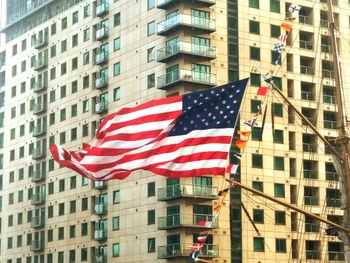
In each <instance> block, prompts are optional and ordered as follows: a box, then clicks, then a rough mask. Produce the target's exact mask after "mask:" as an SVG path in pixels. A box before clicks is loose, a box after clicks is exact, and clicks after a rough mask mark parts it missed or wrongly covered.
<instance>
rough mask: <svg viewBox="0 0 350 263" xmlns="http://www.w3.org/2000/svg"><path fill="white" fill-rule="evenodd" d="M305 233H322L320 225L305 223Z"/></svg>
mask: <svg viewBox="0 0 350 263" xmlns="http://www.w3.org/2000/svg"><path fill="white" fill-rule="evenodd" d="M305 232H312V233H316V232H320V224H316V223H305Z"/></svg>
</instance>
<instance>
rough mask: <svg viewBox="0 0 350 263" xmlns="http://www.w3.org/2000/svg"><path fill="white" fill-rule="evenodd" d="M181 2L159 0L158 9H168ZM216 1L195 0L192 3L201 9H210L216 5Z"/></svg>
mask: <svg viewBox="0 0 350 263" xmlns="http://www.w3.org/2000/svg"><path fill="white" fill-rule="evenodd" d="M179 2H181V0H180V1H179V0H158V2H157V8H159V9H168V8H170V7H172V6H174V5H176V4H177V3H179ZM182 2H187V1H185V0H184V1H182ZM215 2H216V0H193V1H192V3H194V4H196V5H197V6H200V7H209V6H213V5H215Z"/></svg>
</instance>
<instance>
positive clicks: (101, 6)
mask: <svg viewBox="0 0 350 263" xmlns="http://www.w3.org/2000/svg"><path fill="white" fill-rule="evenodd" d="M108 10H109V3H108V1H101V2H100V3H97V4H96V15H97V16H101V15H103V14H105V13H107V12H108Z"/></svg>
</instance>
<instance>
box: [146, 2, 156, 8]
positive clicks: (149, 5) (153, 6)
mask: <svg viewBox="0 0 350 263" xmlns="http://www.w3.org/2000/svg"><path fill="white" fill-rule="evenodd" d="M155 6H156V0H148V1H147V8H148V10H150V9H153V8H155Z"/></svg>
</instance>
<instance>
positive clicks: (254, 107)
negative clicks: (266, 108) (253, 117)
mask: <svg viewBox="0 0 350 263" xmlns="http://www.w3.org/2000/svg"><path fill="white" fill-rule="evenodd" d="M250 111H251V112H252V113H258V112H260V111H261V101H260V100H251V101H250Z"/></svg>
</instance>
